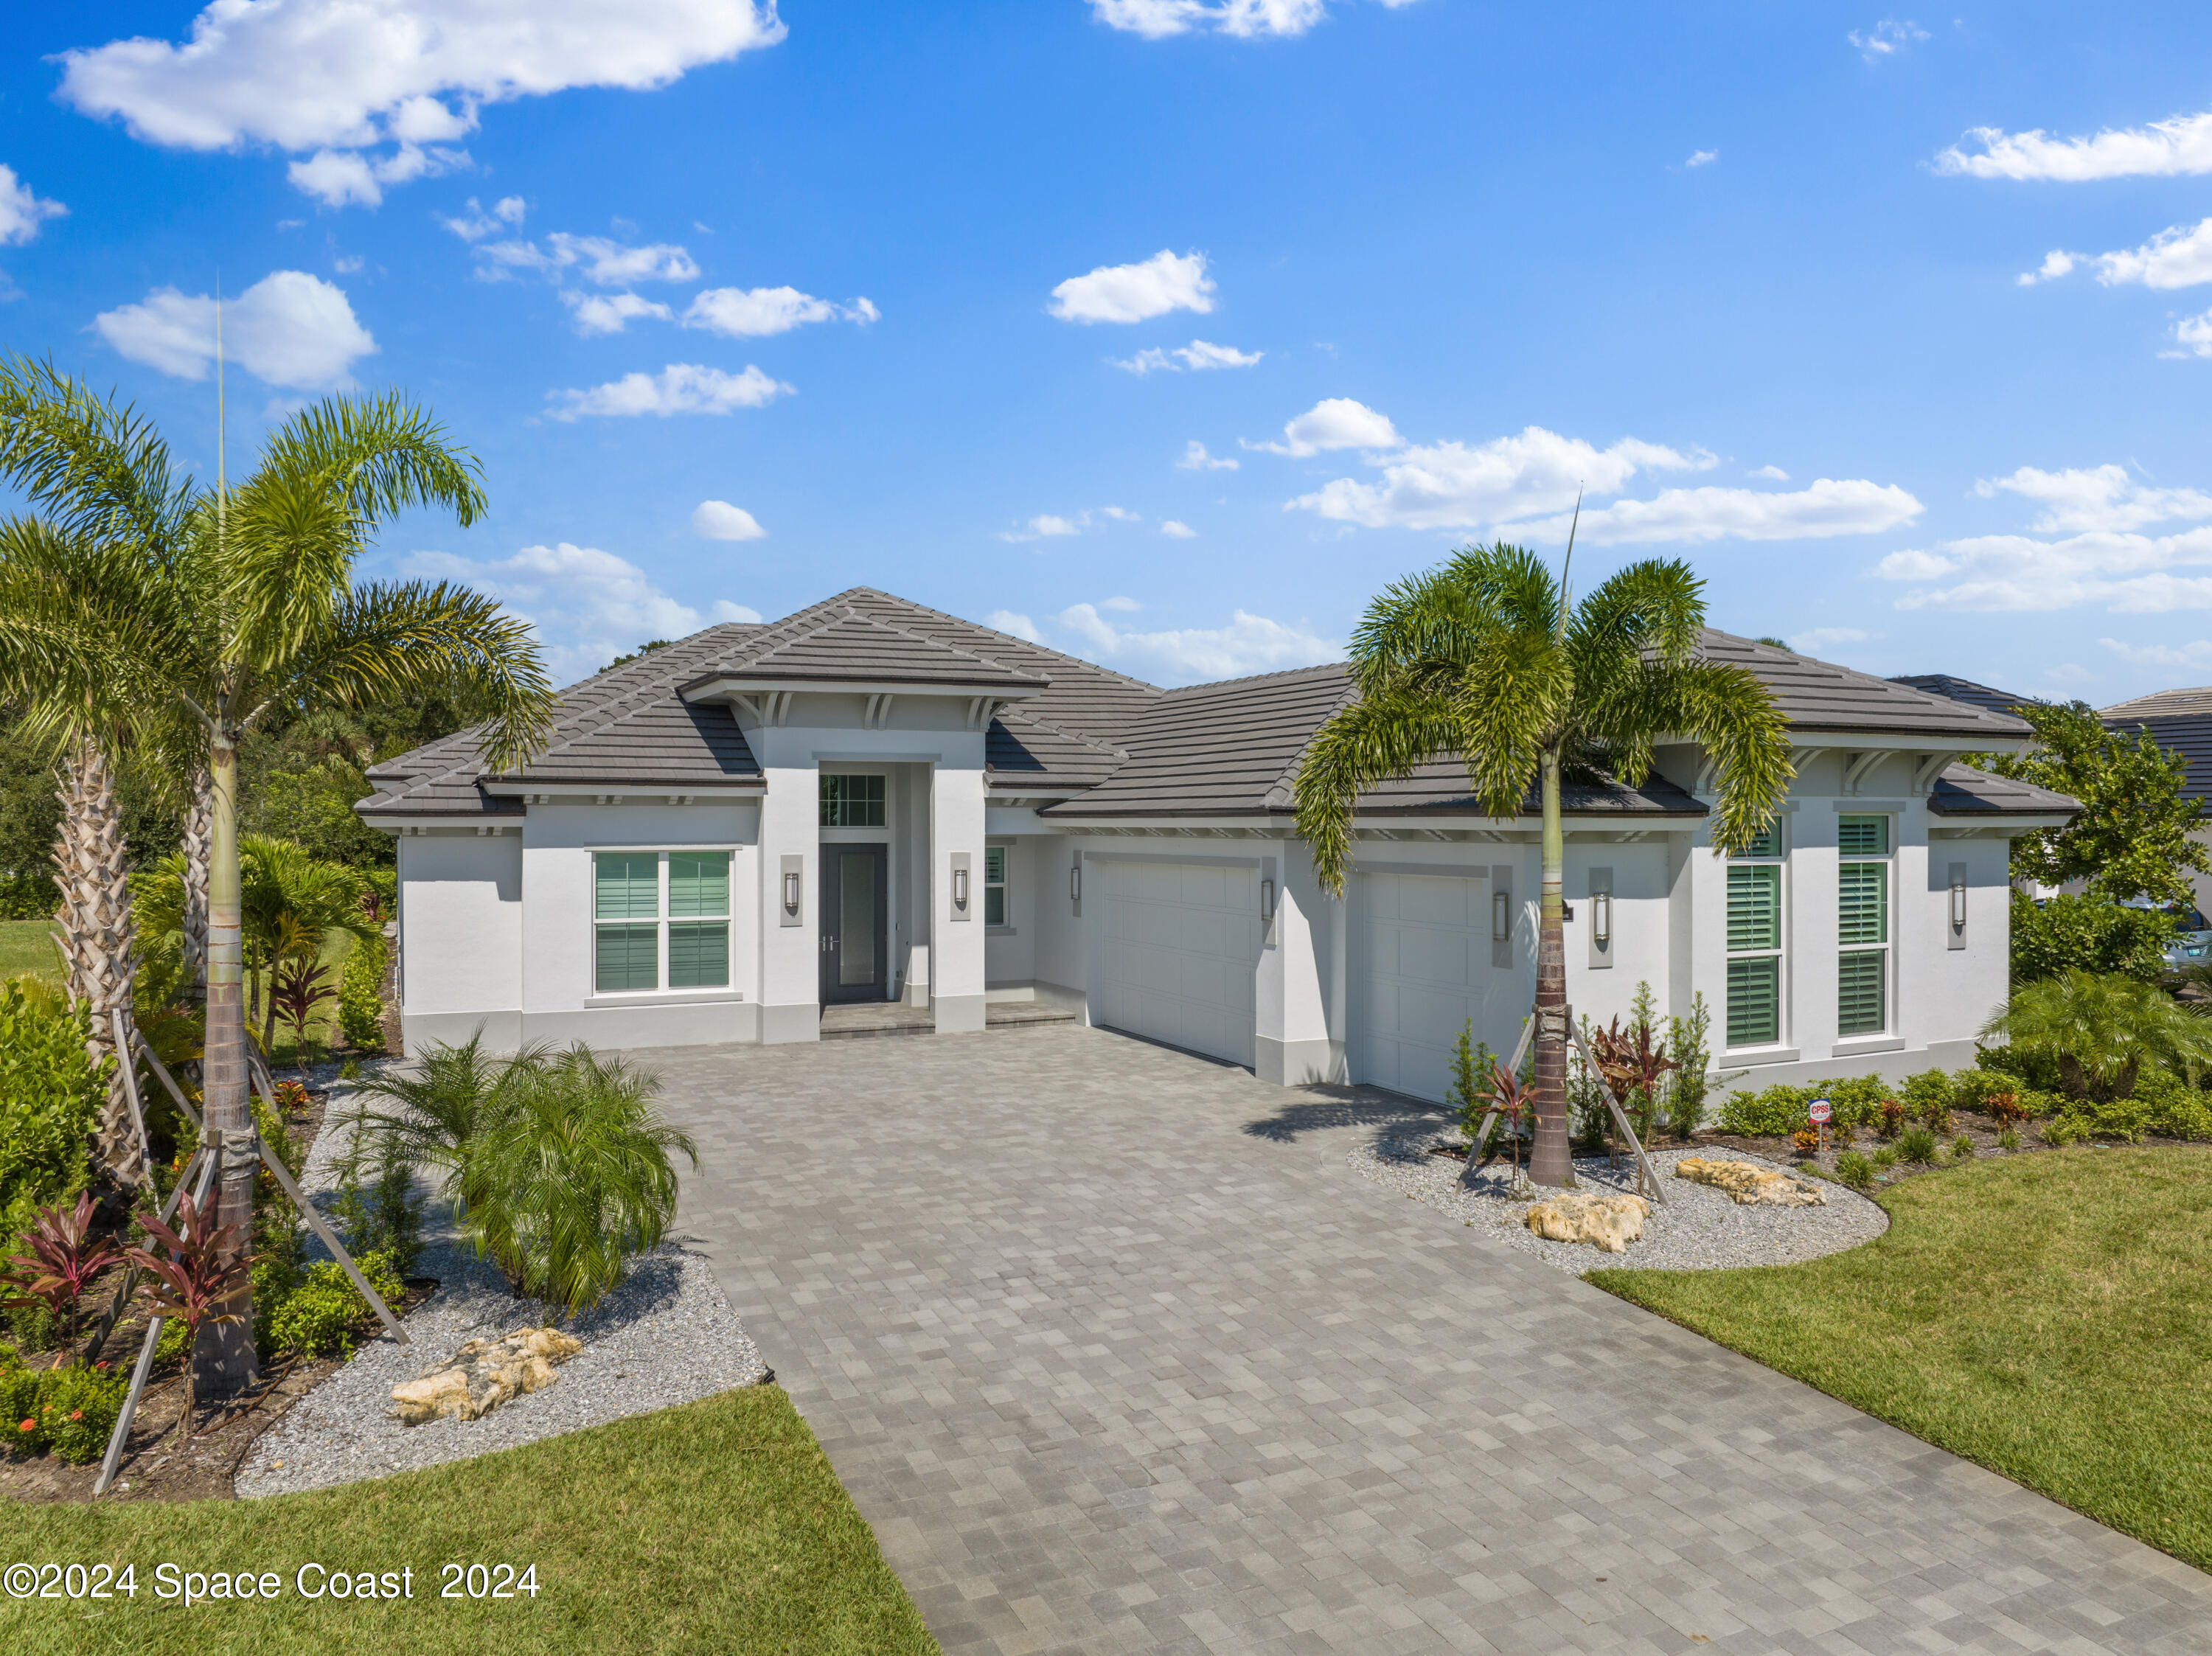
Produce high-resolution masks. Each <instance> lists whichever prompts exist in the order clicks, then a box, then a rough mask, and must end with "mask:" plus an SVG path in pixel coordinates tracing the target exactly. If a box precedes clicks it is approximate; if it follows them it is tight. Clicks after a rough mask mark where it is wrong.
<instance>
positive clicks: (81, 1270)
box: [0, 1192, 123, 1345]
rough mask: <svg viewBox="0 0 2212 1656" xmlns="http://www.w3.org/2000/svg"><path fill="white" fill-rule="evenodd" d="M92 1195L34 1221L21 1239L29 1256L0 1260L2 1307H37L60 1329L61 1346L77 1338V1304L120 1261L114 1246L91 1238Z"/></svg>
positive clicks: (52, 1209)
mask: <svg viewBox="0 0 2212 1656" xmlns="http://www.w3.org/2000/svg"><path fill="white" fill-rule="evenodd" d="M92 1216H93V1207H92V1197H91V1194H90V1193H89V1192H82V1193H80V1194H79V1195H78V1197H77V1198H76V1206H75V1207H74V1208H67V1207H64V1206H62V1205H60V1204H55V1205H54V1206H52V1207H50V1208H42V1209H40V1210H39V1212H38V1213H37V1214H36V1215H35V1216H33V1219H32V1222H31V1229H30V1232H29V1234H27V1235H26V1236H25V1237H24V1239H23V1240H25V1241H26V1242H27V1243H28V1244H29V1245H30V1249H31V1252H30V1253H29V1254H27V1255H24V1254H16V1255H15V1256H14V1257H12V1258H10V1259H5V1260H0V1294H4V1295H5V1297H4V1298H0V1305H4V1306H6V1307H8V1308H9V1310H11V1311H12V1310H14V1309H15V1308H16V1307H19V1306H27V1305H40V1306H44V1307H46V1312H47V1314H48V1315H50V1316H51V1317H52V1318H53V1319H54V1322H55V1324H56V1325H57V1326H58V1328H59V1330H60V1337H61V1344H64V1345H69V1344H73V1343H74V1342H75V1341H76V1309H77V1303H78V1301H80V1300H82V1298H83V1297H84V1291H85V1289H88V1288H89V1287H91V1286H92V1280H93V1278H94V1277H97V1276H99V1275H100V1272H101V1271H105V1270H106V1269H107V1267H108V1266H110V1265H113V1264H114V1263H115V1262H116V1261H117V1260H118V1259H121V1258H122V1257H123V1256H122V1254H121V1253H119V1252H118V1251H117V1248H116V1246H115V1244H114V1243H113V1242H112V1241H111V1240H108V1239H106V1237H95V1236H94V1234H92Z"/></svg>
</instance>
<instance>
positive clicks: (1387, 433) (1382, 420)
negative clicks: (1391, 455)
mask: <svg viewBox="0 0 2212 1656" xmlns="http://www.w3.org/2000/svg"><path fill="white" fill-rule="evenodd" d="M1398 441H1399V439H1398V428H1396V427H1395V426H1393V425H1392V424H1391V423H1390V422H1389V419H1388V418H1387V417H1386V416H1383V415H1380V414H1377V413H1376V411H1375V410H1374V409H1370V408H1369V407H1368V406H1367V404H1366V403H1356V402H1354V401H1352V398H1351V397H1323V398H1322V400H1321V401H1320V402H1318V403H1315V404H1314V405H1313V406H1312V407H1311V408H1310V409H1307V410H1306V411H1305V412H1304V414H1301V415H1300V416H1297V419H1295V420H1292V421H1291V422H1289V423H1288V424H1287V425H1285V427H1284V428H1283V440H1282V441H1281V442H1279V443H1246V444H1244V446H1245V447H1246V448H1249V449H1256V450H1260V451H1262V452H1266V453H1268V454H1288V455H1291V456H1292V457H1293V458H1297V459H1304V458H1305V457H1306V456H1308V455H1310V454H1319V453H1321V452H1323V451H1325V450H1328V449H1339V448H1371V449H1387V448H1395V447H1397V446H1398Z"/></svg>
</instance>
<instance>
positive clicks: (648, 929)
mask: <svg viewBox="0 0 2212 1656" xmlns="http://www.w3.org/2000/svg"><path fill="white" fill-rule="evenodd" d="M598 953H599V961H598V965H597V969H596V971H595V972H594V974H593V975H592V983H593V985H594V986H595V987H596V989H597V990H598V992H599V993H600V994H603V995H619V994H623V993H626V992H629V991H632V990H638V989H658V988H659V987H660V928H659V926H658V925H654V924H653V923H652V922H650V921H648V922H647V924H645V925H603V926H601V927H599V939H598Z"/></svg>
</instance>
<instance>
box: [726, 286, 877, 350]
mask: <svg viewBox="0 0 2212 1656" xmlns="http://www.w3.org/2000/svg"><path fill="white" fill-rule="evenodd" d="M882 315H883V312H881V311H878V309H877V308H876V307H875V306H874V305H873V304H872V303H871V302H870V301H869V300H866V299H856V300H854V301H853V302H852V303H851V304H850V305H840V304H838V303H837V302H836V300H828V299H817V298H815V297H814V296H813V295H812V294H802V293H801V292H799V289H798V288H788V287H787V288H708V289H706V290H705V291H704V292H703V293H702V294H699V295H698V296H697V297H696V298H695V299H694V300H692V301H691V306H690V309H689V310H687V311H685V312H684V326H685V327H687V328H704V329H706V330H707V331H708V332H710V333H718V334H721V335H723V336H725V337H727V338H732V339H757V338H761V337H765V336H767V335H769V334H779V333H788V332H790V331H791V330H792V329H793V328H799V327H804V326H805V325H806V324H808V323H810V322H835V321H841V320H842V321H845V322H860V323H868V322H873V321H875V320H877V319H878V318H879V317H881V316H882Z"/></svg>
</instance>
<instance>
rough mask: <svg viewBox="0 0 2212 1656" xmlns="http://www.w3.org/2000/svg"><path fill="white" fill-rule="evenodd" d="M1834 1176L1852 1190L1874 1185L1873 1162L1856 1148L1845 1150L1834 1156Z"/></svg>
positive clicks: (1866, 1188) (1867, 1188)
mask: <svg viewBox="0 0 2212 1656" xmlns="http://www.w3.org/2000/svg"><path fill="white" fill-rule="evenodd" d="M1836 1178H1837V1179H1838V1181H1840V1182H1841V1183H1843V1184H1846V1185H1849V1186H1850V1187H1851V1188H1852V1189H1853V1190H1870V1189H1872V1188H1873V1187H1874V1163H1873V1162H1870V1161H1869V1160H1868V1159H1867V1158H1866V1157H1865V1156H1862V1155H1861V1154H1860V1153H1859V1152H1858V1151H1857V1150H1845V1151H1844V1153H1843V1154H1842V1155H1841V1156H1838V1157H1837V1158H1836Z"/></svg>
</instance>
